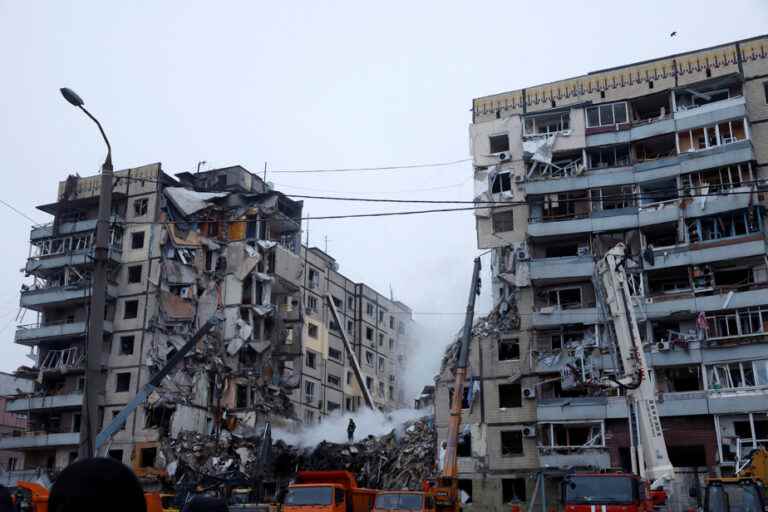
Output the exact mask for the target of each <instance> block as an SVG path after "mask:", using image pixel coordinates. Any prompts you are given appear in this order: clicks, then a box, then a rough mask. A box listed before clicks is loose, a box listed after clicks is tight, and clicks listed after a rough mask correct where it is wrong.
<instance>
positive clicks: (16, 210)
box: [0, 199, 40, 224]
mask: <svg viewBox="0 0 768 512" xmlns="http://www.w3.org/2000/svg"><path fill="white" fill-rule="evenodd" d="M0 203H2V204H3V205H5V206H7V207H8V208H10V209H11V210H13V211H14V212H16V213H18V214H19V215H21V216H22V217H24V218H25V219H27V220H28V221H29V222H31V223H32V224H40V222H39V221H36V220H35V219H33V218H32V217H30V216H29V215H27V214H26V213H24V212H22V211H21V210H19V209H18V208H16V207H14V206H13V205H12V204H9V203H6V202H5V201H3V200H2V199H0Z"/></svg>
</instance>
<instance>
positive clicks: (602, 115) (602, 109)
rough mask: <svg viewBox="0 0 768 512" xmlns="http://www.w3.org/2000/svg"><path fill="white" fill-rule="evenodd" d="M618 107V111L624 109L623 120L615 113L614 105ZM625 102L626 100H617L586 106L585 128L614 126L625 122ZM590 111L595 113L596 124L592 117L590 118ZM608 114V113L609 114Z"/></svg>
mask: <svg viewBox="0 0 768 512" xmlns="http://www.w3.org/2000/svg"><path fill="white" fill-rule="evenodd" d="M617 106H618V107H620V108H619V109H618V110H619V111H622V110H623V111H624V113H623V116H622V117H623V120H622V121H620V120H619V119H618V117H619V116H617V115H616V111H617V109H616V107H617ZM627 112H628V109H627V102H626V101H618V102H616V103H607V104H606V103H602V104H600V105H595V106H592V107H587V109H586V122H587V124H586V126H587V128H603V127H605V126H614V125H617V124H626V123H627V122H628V116H627ZM592 113H596V114H597V124H594V123H593V122H592V121H593V120H592V119H590V115H591V114H592ZM609 114H610V115H609Z"/></svg>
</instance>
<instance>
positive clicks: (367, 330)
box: [365, 327, 373, 341]
mask: <svg viewBox="0 0 768 512" xmlns="http://www.w3.org/2000/svg"><path fill="white" fill-rule="evenodd" d="M365 339H367V340H368V341H373V327H366V328H365Z"/></svg>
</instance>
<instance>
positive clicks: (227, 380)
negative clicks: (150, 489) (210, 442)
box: [0, 164, 411, 482]
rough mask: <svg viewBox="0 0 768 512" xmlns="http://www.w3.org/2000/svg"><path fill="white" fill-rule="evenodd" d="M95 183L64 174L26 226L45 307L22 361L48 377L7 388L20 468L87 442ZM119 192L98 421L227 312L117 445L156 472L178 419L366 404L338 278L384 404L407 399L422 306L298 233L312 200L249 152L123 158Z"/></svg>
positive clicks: (196, 427)
mask: <svg viewBox="0 0 768 512" xmlns="http://www.w3.org/2000/svg"><path fill="white" fill-rule="evenodd" d="M99 194H100V179H99V176H91V177H82V178H81V177H79V176H70V177H68V178H67V179H66V180H65V181H63V182H61V183H60V184H59V187H58V194H57V197H56V201H55V202H53V203H50V204H46V205H42V206H39V207H38V208H39V209H40V210H41V211H43V212H46V213H48V214H50V215H51V216H52V217H53V222H52V223H50V224H48V225H44V226H35V227H33V228H32V231H31V234H30V255H29V259H28V260H27V263H26V267H25V273H26V275H27V276H28V278H29V282H28V284H25V285H24V286H23V288H22V291H21V306H22V308H25V309H27V310H29V312H31V313H33V314H34V315H36V321H35V322H34V323H31V324H28V325H22V326H20V327H19V328H18V329H17V331H16V336H15V341H16V343H19V344H22V345H26V346H28V347H29V350H30V353H31V355H32V356H33V359H34V360H35V361H36V363H35V364H34V366H30V367H23V368H21V369H20V370H19V372H18V373H19V374H20V375H25V376H29V377H34V378H35V379H36V385H35V387H34V389H33V390H26V392H25V393H23V394H20V395H19V396H18V397H17V398H16V399H14V400H11V401H10V402H9V403H8V410H9V411H15V412H19V413H23V414H25V415H26V416H27V417H28V426H27V429H26V431H25V432H24V435H19V436H15V437H5V438H2V439H0V450H6V449H14V450H19V451H22V452H23V453H24V458H23V468H19V469H37V468H43V469H46V470H51V471H56V470H59V469H61V468H62V467H64V466H66V465H67V464H69V463H71V462H72V461H73V460H74V459H75V458H76V457H77V445H78V443H79V442H80V425H81V421H82V416H81V407H82V404H83V395H84V393H83V391H84V386H86V385H87V383H86V382H85V378H84V368H85V355H84V354H85V351H84V348H85V342H86V339H87V325H88V318H89V315H90V314H92V312H90V311H89V306H90V295H91V281H90V276H91V272H92V269H93V258H92V244H93V240H94V230H95V226H96V216H97V205H98V200H99ZM112 204H113V211H112V218H111V234H110V242H111V247H110V252H109V271H108V286H107V307H106V311H104V312H103V314H104V317H105V320H104V339H103V342H102V345H101V356H102V357H101V365H102V376H103V389H100V390H99V393H98V397H99V410H100V416H101V425H100V426H99V427H103V426H104V425H106V424H107V423H108V422H110V421H111V420H112V419H113V418H114V417H115V416H116V415H117V414H118V412H119V411H120V410H121V409H122V408H123V407H125V405H126V404H127V403H128V402H129V401H130V400H131V399H132V398H133V396H134V395H135V394H136V393H137V392H138V391H139V390H140V389H141V388H142V387H143V386H144V385H145V384H146V383H147V381H148V379H149V378H150V377H151V376H152V375H153V374H154V373H156V372H157V371H158V370H159V369H161V368H162V367H163V366H164V365H165V364H166V362H167V361H168V360H169V359H170V358H171V357H172V356H173V354H174V353H176V351H178V350H179V349H180V348H181V347H182V346H183V345H184V343H185V342H186V341H187V340H188V339H189V338H190V337H191V336H192V335H193V334H194V333H195V332H196V331H197V330H198V329H199V328H200V327H201V326H202V325H203V324H205V323H206V322H207V321H208V320H209V319H210V318H211V317H213V316H218V317H220V318H221V319H222V321H221V322H220V323H219V324H218V325H217V326H216V327H215V328H214V329H213V330H212V331H211V332H210V333H208V334H207V335H206V336H204V337H203V338H202V339H201V340H200V342H198V343H197V345H196V346H195V347H194V348H193V349H192V350H191V351H190V352H189V353H188V354H187V355H186V356H185V358H184V359H183V362H182V363H180V364H179V365H178V366H177V367H176V368H174V370H173V371H172V372H171V374H170V375H169V376H168V377H166V379H165V380H164V381H163V383H162V384H161V386H160V387H159V388H157V389H156V390H155V391H154V392H153V393H152V394H151V395H150V396H149V398H148V400H147V401H146V403H144V404H142V405H141V406H140V407H139V408H138V409H136V411H135V412H133V413H132V414H131V415H130V416H129V417H128V420H127V422H126V423H125V424H124V425H123V426H122V428H121V430H119V431H118V432H117V433H116V434H115V435H114V436H113V437H112V439H111V440H110V442H109V446H108V451H107V454H108V455H109V456H112V457H115V458H117V459H120V460H122V461H123V462H124V463H126V464H129V465H131V466H132V467H133V468H134V470H135V471H136V473H137V474H138V475H139V476H140V477H142V478H144V479H145V480H146V481H147V482H151V481H152V480H153V479H154V478H156V477H158V476H162V475H163V473H164V471H165V467H164V462H163V461H164V460H166V459H165V457H164V456H163V455H164V450H165V448H166V443H168V442H169V440H170V439H172V438H173V437H175V436H176V435H177V434H178V433H179V432H180V431H183V430H193V431H197V432H201V433H217V432H220V431H223V430H228V431H231V432H241V433H248V432H254V429H256V428H258V427H259V426H261V425H263V424H264V423H265V422H266V421H270V422H272V424H273V425H275V426H281V427H284V428H289V429H290V428H298V427H299V426H300V425H301V424H302V423H303V422H315V421H320V420H321V417H322V416H324V415H327V414H333V413H334V412H335V411H337V412H338V413H339V414H340V413H342V412H343V411H345V410H346V411H354V410H356V409H357V408H358V407H359V406H360V397H361V389H360V387H359V385H358V383H357V382H356V380H355V376H354V375H353V376H352V378H351V379H350V377H349V375H348V374H349V373H350V365H349V354H348V353H347V350H346V345H344V344H343V343H340V342H339V341H338V336H337V335H336V333H337V331H338V326H336V325H335V324H334V323H333V322H331V318H330V316H329V313H328V307H327V304H326V300H327V299H326V295H327V294H328V293H330V294H331V297H332V298H333V300H334V301H336V300H339V301H342V302H341V303H340V304H339V303H337V308H338V309H339V311H340V314H342V315H343V316H344V318H345V319H348V320H347V321H348V322H351V324H350V325H349V326H345V328H346V329H347V330H348V332H349V334H350V337H349V342H350V343H349V347H350V348H351V349H352V350H353V351H356V356H357V358H358V360H360V361H361V362H362V364H361V366H362V374H363V375H364V376H365V378H366V379H370V384H369V388H370V391H371V392H372V393H373V396H374V397H375V398H376V404H377V405H378V406H380V407H381V408H383V409H393V408H396V407H399V406H400V405H401V404H402V403H403V401H404V400H403V397H402V395H401V388H400V380H401V379H400V374H399V372H400V371H401V368H402V362H403V360H404V357H405V352H406V350H407V345H406V342H405V334H404V333H406V332H407V331H408V330H409V328H408V324H409V322H410V321H411V315H410V310H409V309H408V308H407V307H406V306H405V305H403V304H401V303H399V302H397V301H392V300H388V299H386V298H384V297H383V296H381V295H380V294H378V293H376V292H375V291H373V290H372V289H371V288H369V287H367V286H365V285H364V284H360V283H354V282H352V281H350V280H349V279H347V278H345V277H344V276H342V275H341V274H339V273H338V266H337V264H336V262H335V261H334V260H333V258H331V257H330V256H328V255H326V254H324V253H322V252H321V251H319V250H318V249H315V248H309V249H307V248H306V247H304V246H302V244H301V222H302V202H300V201H294V200H292V199H290V198H289V197H287V196H286V195H284V194H282V193H280V192H279V191H276V190H273V189H272V187H271V186H270V185H268V184H267V183H265V182H264V181H263V180H262V179H261V178H259V177H258V176H256V175H255V174H252V173H250V172H248V171H247V170H246V169H244V168H243V167H241V166H233V167H227V168H222V169H215V170H210V171H205V172H198V173H187V172H183V173H179V174H176V177H175V178H174V177H171V176H170V175H168V174H166V173H164V172H163V170H162V168H161V165H160V164H150V165H146V166H142V167H138V168H134V169H127V170H123V171H119V172H116V173H115V185H114V188H113V191H112ZM371 311H372V313H371ZM27 318H29V315H28V316H27ZM371 332H372V333H373V334H372V337H371ZM369 354H372V355H369Z"/></svg>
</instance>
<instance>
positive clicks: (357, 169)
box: [272, 158, 472, 174]
mask: <svg viewBox="0 0 768 512" xmlns="http://www.w3.org/2000/svg"><path fill="white" fill-rule="evenodd" d="M471 161H472V159H471V158H462V159H460V160H451V161H449V162H433V163H426V164H405V165H388V166H382V167H346V168H338V169H280V170H277V171H272V172H273V173H278V174H299V173H333V172H360V171H397V170H404V169H425V168H432V167H448V166H450V165H456V164H461V163H465V162H471Z"/></svg>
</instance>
